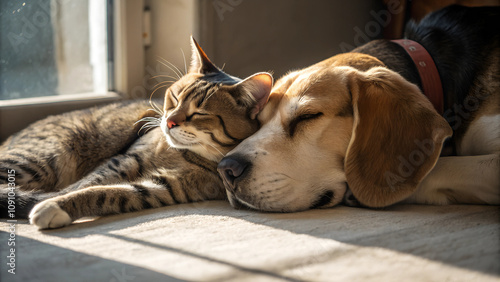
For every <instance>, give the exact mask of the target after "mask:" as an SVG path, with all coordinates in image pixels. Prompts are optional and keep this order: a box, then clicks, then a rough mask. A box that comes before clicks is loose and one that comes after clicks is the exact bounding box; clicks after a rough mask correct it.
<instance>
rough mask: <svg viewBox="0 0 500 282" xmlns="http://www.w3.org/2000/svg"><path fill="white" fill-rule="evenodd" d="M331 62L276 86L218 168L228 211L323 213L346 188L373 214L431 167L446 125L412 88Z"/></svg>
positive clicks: (396, 78)
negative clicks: (251, 129) (255, 126)
mask: <svg viewBox="0 0 500 282" xmlns="http://www.w3.org/2000/svg"><path fill="white" fill-rule="evenodd" d="M340 59H342V57H340ZM340 59H337V60H333V63H332V60H331V59H330V61H327V62H322V63H319V64H316V65H313V66H311V67H309V68H306V69H304V70H301V71H297V72H292V73H290V74H288V75H286V76H285V77H284V78H282V79H280V80H279V81H278V82H277V83H276V85H275V87H274V88H273V91H272V93H271V95H270V98H269V101H268V103H267V105H266V106H265V107H264V109H263V111H262V112H261V113H260V114H259V116H258V118H259V121H260V122H261V125H262V127H261V128H260V129H259V131H257V133H255V134H254V135H252V136H250V137H249V138H247V139H246V140H245V141H243V143H241V144H240V145H238V146H237V147H236V148H235V149H234V150H232V151H231V152H230V153H229V154H228V155H226V157H225V158H224V159H223V160H222V161H221V162H220V164H219V173H220V174H221V176H222V178H223V180H224V184H225V186H226V190H227V194H228V197H229V200H230V202H231V204H232V205H233V206H239V205H244V206H248V207H250V208H254V209H258V210H264V211H284V212H289V211H299V210H305V209H309V208H316V207H331V206H334V205H336V204H338V203H340V202H341V201H342V199H343V197H344V194H345V192H346V187H347V185H348V186H349V187H350V189H351V191H352V193H353V194H354V196H355V197H356V198H357V200H358V201H359V202H360V203H361V204H363V205H365V206H369V207H383V206H387V205H391V204H393V203H396V202H398V201H401V200H403V199H405V198H406V197H408V196H409V195H410V194H411V193H412V192H414V191H415V189H416V188H417V185H418V184H419V182H420V181H421V180H422V179H423V178H424V176H425V175H426V174H427V173H428V172H429V171H430V170H431V169H432V167H433V166H434V165H435V163H436V161H437V158H438V156H439V153H440V151H441V147H442V143H443V141H444V140H445V138H446V137H448V136H450V135H451V128H450V127H449V125H448V124H447V123H446V121H445V120H444V119H443V118H442V117H441V116H440V115H439V114H438V113H437V112H436V111H435V110H434V109H433V107H432V105H431V104H430V102H429V101H428V100H427V99H426V98H425V96H424V95H423V94H422V93H421V92H420V90H419V89H418V87H417V86H415V85H413V84H411V83H409V82H408V81H406V80H405V79H404V78H403V77H401V76H400V75H399V74H397V73H395V72H393V71H391V70H389V69H387V68H385V67H374V68H370V69H368V68H366V69H367V70H366V71H361V70H359V69H360V68H357V69H355V68H352V67H345V66H339V65H343V63H339V62H341V61H342V60H340ZM344 59H345V57H344ZM365 59H366V58H365ZM344 63H345V62H344ZM350 65H352V64H350ZM361 69H362V68H361Z"/></svg>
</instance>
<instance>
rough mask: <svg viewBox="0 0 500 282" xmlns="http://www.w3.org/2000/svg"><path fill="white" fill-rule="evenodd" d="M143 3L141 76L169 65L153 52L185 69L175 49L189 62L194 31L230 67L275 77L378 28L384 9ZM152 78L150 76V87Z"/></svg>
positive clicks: (353, 1)
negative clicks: (147, 19) (148, 32)
mask: <svg viewBox="0 0 500 282" xmlns="http://www.w3.org/2000/svg"><path fill="white" fill-rule="evenodd" d="M391 1H392V2H396V4H397V3H399V2H398V1H399V0H389V2H391ZM393 4H394V3H393ZM146 5H148V6H149V7H150V9H151V13H152V35H153V38H152V45H151V46H150V47H149V48H147V50H146V74H145V75H146V76H148V75H149V76H153V75H154V74H160V75H161V74H165V73H166V72H167V71H168V69H167V68H166V67H164V66H163V65H162V64H161V63H158V56H160V57H162V58H164V59H166V60H168V61H170V62H171V63H173V64H175V65H176V66H178V67H179V68H181V69H182V70H183V69H184V61H183V58H182V53H181V51H180V49H183V50H184V53H185V55H186V60H187V62H188V63H189V60H188V59H189V56H190V48H189V35H191V34H193V35H195V37H196V38H197V40H198V42H199V43H200V45H201V46H202V48H204V49H205V51H206V53H207V54H208V56H209V57H210V58H211V59H212V61H213V62H214V63H215V64H216V65H218V66H219V67H222V66H223V65H224V70H226V71H227V72H228V73H231V74H233V75H236V76H240V77H246V76H248V75H251V74H253V73H255V72H258V71H273V72H274V73H275V77H279V76H281V75H283V74H284V73H286V72H287V71H288V70H291V69H296V68H302V67H305V66H308V65H310V64H313V63H315V62H318V61H320V60H323V59H325V58H328V57H330V56H332V55H334V54H337V53H340V52H342V51H345V50H346V48H348V47H349V46H355V45H359V43H363V42H364V41H366V40H365V39H372V38H375V37H377V36H378V35H381V31H382V27H383V26H382V24H381V23H379V22H377V21H376V20H375V18H374V14H377V13H378V14H380V13H382V12H383V11H385V10H384V7H383V6H382V1H366V0H349V1H340V0H339V1H332V0H311V1H306V0H146ZM377 25H378V26H377ZM367 28H368V32H366V30H367ZM360 33H361V34H360ZM342 46H343V47H342ZM157 82H159V81H157V80H150V83H149V85H148V87H149V88H151V89H150V90H152V89H154V88H153V85H154V84H156V83H157ZM158 93H162V91H158ZM155 96H156V95H155Z"/></svg>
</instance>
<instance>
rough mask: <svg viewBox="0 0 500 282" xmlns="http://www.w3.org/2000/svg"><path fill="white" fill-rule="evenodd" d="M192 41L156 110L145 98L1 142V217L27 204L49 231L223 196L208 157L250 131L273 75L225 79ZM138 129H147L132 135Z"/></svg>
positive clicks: (56, 119) (71, 116)
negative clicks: (188, 56) (180, 72)
mask: <svg viewBox="0 0 500 282" xmlns="http://www.w3.org/2000/svg"><path fill="white" fill-rule="evenodd" d="M191 44H192V47H193V54H192V62H191V66H190V69H189V72H188V73H187V74H185V75H184V76H182V77H181V78H180V79H179V80H178V81H176V82H175V83H173V84H172V85H171V86H170V87H169V88H168V89H167V91H166V94H165V100H164V106H163V111H161V110H159V109H158V110H157V111H156V112H159V114H156V115H155V112H154V111H148V109H149V106H148V103H147V102H145V101H139V102H128V103H120V104H113V105H108V106H104V107H101V108H93V109H88V110H83V111H75V112H70V113H67V114H63V115H59V116H52V117H49V118H46V119H44V120H42V121H39V122H36V123H34V124H33V125H31V126H29V127H28V128H26V129H24V130H22V131H21V132H19V133H17V134H15V135H14V136H11V137H10V138H9V139H8V140H7V141H6V142H5V143H4V144H3V145H1V146H0V187H2V193H1V195H0V197H1V202H0V212H1V213H2V214H1V215H2V217H9V216H12V215H11V214H12V213H13V215H15V216H16V217H17V218H23V217H24V218H26V217H28V213H29V211H30V210H31V212H30V213H29V218H30V222H31V223H32V224H35V225H37V226H38V227H39V228H41V229H44V228H57V227H62V226H65V225H68V224H71V222H72V221H74V220H76V219H78V218H81V217H85V216H101V215H107V214H116V213H125V212H131V211H137V210H142V209H149V208H156V207H162V206H167V205H173V204H178V203H187V202H195V201H204V200H213V199H225V191H224V186H223V184H222V181H221V179H220V178H219V176H218V174H217V169H216V168H217V162H218V161H219V160H220V159H221V158H222V157H223V156H224V154H225V153H227V152H229V151H230V150H231V149H232V148H234V147H235V146H236V145H237V144H238V143H239V142H241V141H242V140H243V139H244V138H246V137H248V136H250V135H251V134H252V133H254V132H255V131H257V129H258V127H259V123H258V121H257V119H256V118H255V117H256V115H257V113H258V112H259V110H260V109H261V108H262V107H263V105H264V104H265V103H266V101H267V98H268V95H269V92H270V91H271V87H272V77H271V75H270V74H268V73H257V74H255V75H253V76H250V77H248V78H246V79H244V80H241V79H239V78H236V77H233V76H230V75H228V74H226V73H224V72H223V71H221V70H220V69H219V68H217V67H216V66H215V65H214V64H212V63H211V62H210V60H209V59H208V57H207V56H206V54H205V53H204V52H203V50H202V49H201V48H200V46H199V45H198V44H197V43H196V41H195V40H194V39H192V40H191ZM162 112H163V113H162ZM141 118H142V119H141ZM138 120H140V123H137V121H138ZM141 125H143V128H142V129H144V128H146V129H148V131H147V133H145V134H143V135H142V136H138V133H144V132H143V131H144V130H141ZM9 174H11V175H9ZM12 176H13V177H12ZM9 177H10V178H9ZM12 179H15V186H16V187H15V189H13V187H12V185H13V184H12V182H10V181H11V180H12ZM9 182H10V183H11V184H9ZM9 185H11V186H9ZM9 187H10V188H11V190H10V191H11V192H12V191H14V192H15V194H16V195H15V198H14V201H15V210H13V209H12V207H13V206H12V205H11V206H10V207H9V205H8V204H9V201H8V200H7V198H8V196H9V194H8V192H9ZM10 196H12V193H11V194H10ZM10 203H12V202H10Z"/></svg>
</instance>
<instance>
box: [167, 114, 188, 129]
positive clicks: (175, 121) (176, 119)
mask: <svg viewBox="0 0 500 282" xmlns="http://www.w3.org/2000/svg"><path fill="white" fill-rule="evenodd" d="M185 121H186V116H185V115H183V114H180V113H174V114H171V115H170V116H169V117H167V127H168V129H172V128H174V127H176V126H179V125H181V124H182V123H183V122H185Z"/></svg>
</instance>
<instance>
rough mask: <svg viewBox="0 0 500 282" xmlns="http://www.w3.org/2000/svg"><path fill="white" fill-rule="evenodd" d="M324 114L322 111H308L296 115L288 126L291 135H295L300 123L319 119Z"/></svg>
mask: <svg viewBox="0 0 500 282" xmlns="http://www.w3.org/2000/svg"><path fill="white" fill-rule="evenodd" d="M322 115H323V113H322V112H318V113H306V114H302V115H299V116H297V117H295V118H294V119H292V121H291V122H290V125H289V126H288V132H289V134H290V137H293V135H294V134H295V130H296V129H297V126H298V125H299V124H300V123H303V122H308V121H311V120H314V119H317V118H319V117H321V116H322Z"/></svg>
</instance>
